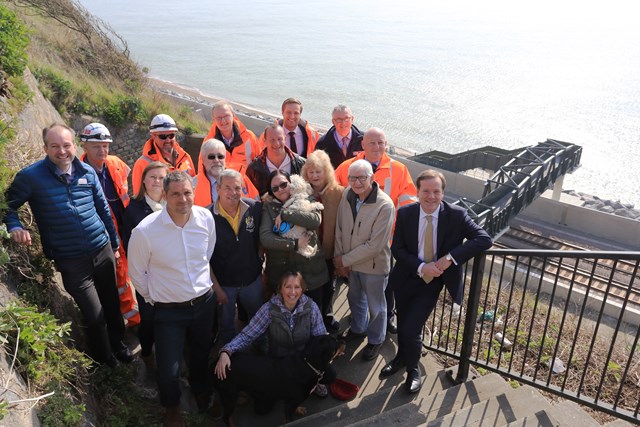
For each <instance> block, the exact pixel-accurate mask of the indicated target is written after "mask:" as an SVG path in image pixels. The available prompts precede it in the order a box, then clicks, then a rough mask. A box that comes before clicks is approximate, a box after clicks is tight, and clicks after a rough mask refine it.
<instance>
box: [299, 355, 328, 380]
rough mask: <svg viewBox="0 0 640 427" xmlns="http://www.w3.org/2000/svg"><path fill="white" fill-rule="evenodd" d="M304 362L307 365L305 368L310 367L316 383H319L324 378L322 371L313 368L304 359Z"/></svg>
mask: <svg viewBox="0 0 640 427" xmlns="http://www.w3.org/2000/svg"><path fill="white" fill-rule="evenodd" d="M304 361H305V363H306V364H307V366H308V367H310V368H311V370H312V371H313V372H315V374H316V375H317V376H318V382H320V380H321V379H322V377H323V376H324V371H320V370H318V369H316V368H314V367H313V365H312V364H311V363H309V361H308V360H307V359H304Z"/></svg>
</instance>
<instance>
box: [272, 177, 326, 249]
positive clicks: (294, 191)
mask: <svg viewBox="0 0 640 427" xmlns="http://www.w3.org/2000/svg"><path fill="white" fill-rule="evenodd" d="M289 192H290V194H291V197H290V198H289V199H288V200H287V201H286V202H284V205H283V206H282V208H283V209H289V210H292V211H300V212H311V211H313V210H322V209H324V206H323V205H322V203H320V202H312V201H311V200H309V196H310V195H311V194H313V190H312V189H311V185H309V183H308V182H307V181H305V180H304V178H302V177H301V176H300V175H291V183H290V184H289ZM307 231H308V230H307V229H306V228H304V227H301V226H299V225H294V226H292V227H291V228H290V229H289V230H288V231H286V232H284V233H283V234H282V236H283V237H288V238H290V239H299V238H300V237H302V235H303V234H305V233H307ZM298 253H299V254H300V255H302V256H305V257H307V258H311V257H312V256H314V255H315V254H316V253H318V245H311V244H308V245H306V246H304V247H302V248H298Z"/></svg>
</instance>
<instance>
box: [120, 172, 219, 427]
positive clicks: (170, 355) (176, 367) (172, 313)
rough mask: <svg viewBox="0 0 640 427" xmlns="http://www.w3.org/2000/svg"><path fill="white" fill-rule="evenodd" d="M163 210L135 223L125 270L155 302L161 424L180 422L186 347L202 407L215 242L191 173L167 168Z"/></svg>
mask: <svg viewBox="0 0 640 427" xmlns="http://www.w3.org/2000/svg"><path fill="white" fill-rule="evenodd" d="M163 188H164V195H165V199H166V201H167V206H166V209H163V210H162V211H159V212H154V213H152V214H151V215H149V216H147V217H146V218H145V219H144V220H142V221H141V222H140V224H138V226H137V227H136V228H135V229H134V230H133V232H132V234H131V240H130V241H129V275H130V276H131V279H132V280H133V282H134V283H135V284H136V287H137V290H138V292H139V293H140V295H142V297H144V299H145V300H146V301H147V302H149V303H150V304H153V305H154V307H155V318H154V328H155V345H156V365H157V380H158V388H159V391H160V402H161V404H162V406H164V407H165V408H166V409H167V412H166V415H165V424H168V425H182V424H181V423H182V422H183V421H182V415H181V414H180V407H179V405H180V387H179V381H180V360H181V359H182V354H183V349H184V345H185V341H186V342H187V345H188V346H189V384H190V386H191V391H192V393H193V395H194V397H195V398H196V402H197V403H198V409H199V410H201V411H204V410H206V409H207V408H208V406H209V401H210V396H211V383H210V381H208V380H207V378H208V377H209V375H208V372H207V363H208V356H209V353H210V351H211V329H212V325H213V316H214V313H215V311H214V308H215V297H214V293H213V290H212V283H211V274H210V269H209V259H210V258H211V255H212V254H213V249H214V247H215V243H216V231H215V225H214V221H213V217H212V215H211V212H209V211H208V210H207V209H204V208H202V207H199V206H194V204H193V200H194V193H193V185H192V183H191V178H190V177H189V176H188V175H187V174H186V173H184V172H182V171H174V172H171V173H169V174H168V175H167V176H166V178H165V179H164V183H163Z"/></svg>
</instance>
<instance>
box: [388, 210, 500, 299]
mask: <svg viewBox="0 0 640 427" xmlns="http://www.w3.org/2000/svg"><path fill="white" fill-rule="evenodd" d="M419 222H420V203H418V202H416V203H412V204H410V205H406V206H403V207H401V208H400V209H398V214H397V217H396V229H395V232H394V234H393V243H392V244H391V252H392V253H393V256H394V258H395V259H396V264H395V266H394V268H393V270H392V271H391V275H390V276H389V286H391V287H392V289H394V288H395V287H397V286H404V285H405V283H406V282H409V281H419V282H417V283H416V284H420V285H421V286H425V285H424V282H423V280H422V279H421V278H420V277H419V276H418V274H417V271H418V266H420V264H421V263H422V261H421V260H420V258H418V233H419V231H418V225H419ZM437 227H438V228H437V233H438V241H437V247H436V259H439V258H441V257H443V256H445V255H446V254H451V256H452V257H453V259H455V260H456V262H457V263H458V265H455V264H451V266H450V267H449V268H448V269H446V270H445V272H444V273H443V274H442V276H440V279H441V280H442V281H443V283H444V285H445V286H446V288H447V290H448V291H449V294H450V295H451V298H453V300H454V301H455V302H456V303H457V304H460V303H461V302H462V295H463V280H462V268H461V267H462V266H463V264H464V263H465V262H466V261H467V260H469V259H470V258H473V257H474V256H475V255H477V254H478V253H480V252H482V251H484V250H487V249H489V248H490V247H491V245H492V241H491V237H489V235H488V234H487V232H486V231H484V230H483V229H482V228H481V227H480V226H479V225H478V224H476V223H475V222H473V220H472V219H471V218H470V217H469V215H468V214H467V210H466V209H464V208H461V207H459V206H455V205H451V204H450V203H447V202H444V201H443V202H442V203H441V204H440V211H439V213H438V226H437ZM465 239H466V241H465ZM406 285H408V283H406Z"/></svg>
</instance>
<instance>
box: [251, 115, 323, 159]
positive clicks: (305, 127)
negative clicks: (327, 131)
mask: <svg viewBox="0 0 640 427" xmlns="http://www.w3.org/2000/svg"><path fill="white" fill-rule="evenodd" d="M276 122H277V123H278V124H279V125H280V126H282V123H284V122H283V120H282V119H279V120H276ZM298 127H299V128H300V129H301V130H302V137H303V139H304V152H303V153H296V154H298V155H299V156H302V157H304V158H305V159H306V158H307V157H308V156H309V154H311V153H313V152H314V151H315V150H316V144H317V143H318V139H320V135H319V134H318V131H316V130H315V129H314V128H312V127H311V125H310V124H309V122H308V121H306V120H303V119H300V122H299V123H298ZM266 132H267V130H266V129H265V130H264V131H263V132H262V134H261V135H260V146H261V147H264V144H265V138H266V135H265V133H266ZM284 133H285V137H286V140H287V142H288V141H289V135H288V133H289V130H288V129H287V128H284Z"/></svg>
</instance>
